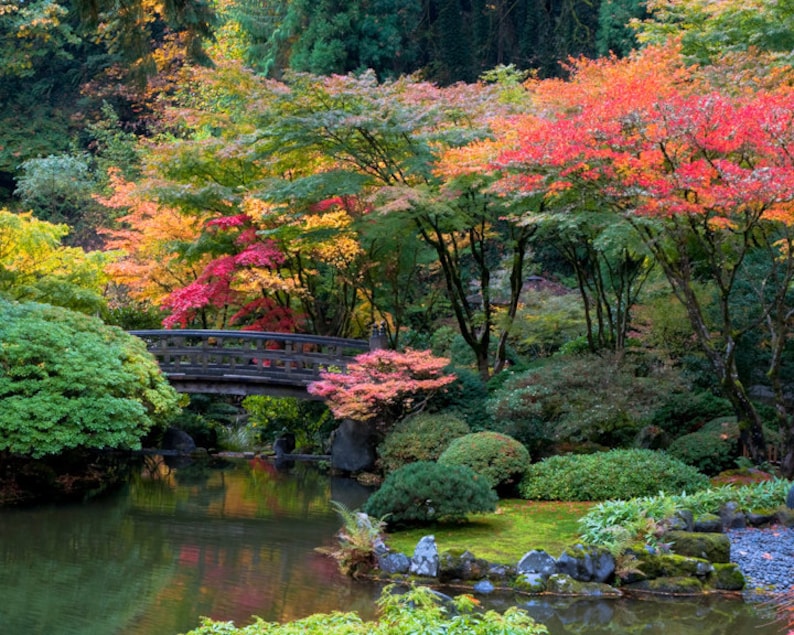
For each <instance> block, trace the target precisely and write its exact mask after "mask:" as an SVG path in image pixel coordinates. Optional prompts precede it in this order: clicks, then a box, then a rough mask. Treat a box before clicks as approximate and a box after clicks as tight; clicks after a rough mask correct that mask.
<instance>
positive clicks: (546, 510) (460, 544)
mask: <svg viewBox="0 0 794 635" xmlns="http://www.w3.org/2000/svg"><path fill="white" fill-rule="evenodd" d="M591 506H592V503H558V502H535V501H525V500H517V499H515V500H514V499H509V500H507V499H506V500H501V501H499V505H498V507H497V510H496V512H494V513H493V514H480V515H477V516H472V517H470V518H471V520H470V522H468V523H459V524H445V523H439V524H434V525H430V526H427V527H423V528H420V529H411V530H407V531H398V532H394V533H390V534H388V536H387V537H386V543H387V544H388V545H389V547H391V548H392V549H393V550H396V551H401V552H403V553H405V554H408V555H409V556H410V555H411V554H412V553H413V551H414V547H416V543H417V542H419V539H420V538H422V536H426V535H428V534H433V535H434V536H435V537H436V544H437V545H438V549H439V551H445V550H448V549H459V550H461V551H462V550H469V551H470V552H471V553H473V554H474V555H475V556H477V557H478V558H485V559H486V560H488V561H490V562H498V563H503V564H515V563H517V562H518V561H519V559H520V558H521V557H522V556H523V555H524V554H525V553H526V552H527V551H529V550H530V549H544V550H545V551H546V552H548V553H549V554H551V555H553V556H555V557H556V556H557V555H559V554H560V553H562V551H563V549H565V547H567V546H569V545H570V544H572V543H575V542H577V540H578V536H579V533H578V524H577V521H578V520H579V518H581V517H582V516H584V515H585V514H586V513H587V511H588V510H589V509H590V507H591Z"/></svg>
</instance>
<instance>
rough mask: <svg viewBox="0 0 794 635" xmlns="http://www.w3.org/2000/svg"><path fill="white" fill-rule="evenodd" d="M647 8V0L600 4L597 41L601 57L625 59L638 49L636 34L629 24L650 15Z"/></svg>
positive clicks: (605, 0)
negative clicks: (611, 54)
mask: <svg viewBox="0 0 794 635" xmlns="http://www.w3.org/2000/svg"><path fill="white" fill-rule="evenodd" d="M645 7H646V2H645V0H603V1H602V2H601V3H600V4H599V7H598V36H597V39H596V47H597V48H598V54H599V55H609V54H610V53H614V54H615V55H618V56H620V57H623V56H626V55H628V54H629V53H631V51H633V50H634V49H635V48H637V38H636V32H635V30H634V29H633V28H632V27H631V26H630V24H629V23H630V22H631V20H633V19H638V20H641V19H643V18H645V17H646V16H647V15H648V13H647V11H646V8H645Z"/></svg>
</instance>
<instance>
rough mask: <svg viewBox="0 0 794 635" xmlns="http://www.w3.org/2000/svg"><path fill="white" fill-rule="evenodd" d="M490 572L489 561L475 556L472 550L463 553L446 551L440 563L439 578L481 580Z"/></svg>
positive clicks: (445, 579) (447, 580)
mask: <svg viewBox="0 0 794 635" xmlns="http://www.w3.org/2000/svg"><path fill="white" fill-rule="evenodd" d="M487 574H488V563H487V562H486V561H485V560H482V559H480V558H475V557H474V555H473V554H472V553H471V552H470V551H464V552H463V553H460V552H457V551H450V550H448V551H445V552H444V553H442V554H441V556H440V558H439V563H438V579H439V581H440V582H449V581H451V580H481V579H482V578H484V577H485V576H486V575H487Z"/></svg>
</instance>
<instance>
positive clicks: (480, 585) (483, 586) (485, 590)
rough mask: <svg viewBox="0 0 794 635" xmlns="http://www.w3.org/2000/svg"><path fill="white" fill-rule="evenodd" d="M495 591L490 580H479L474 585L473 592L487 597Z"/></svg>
mask: <svg viewBox="0 0 794 635" xmlns="http://www.w3.org/2000/svg"><path fill="white" fill-rule="evenodd" d="M495 590H496V587H495V586H494V585H493V582H491V581H490V580H480V581H479V582H477V583H476V584H475V585H474V592H475V593H479V594H480V595H488V594H489V593H493V592H494V591H495Z"/></svg>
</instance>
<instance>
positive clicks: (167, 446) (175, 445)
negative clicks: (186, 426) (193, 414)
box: [161, 428, 196, 454]
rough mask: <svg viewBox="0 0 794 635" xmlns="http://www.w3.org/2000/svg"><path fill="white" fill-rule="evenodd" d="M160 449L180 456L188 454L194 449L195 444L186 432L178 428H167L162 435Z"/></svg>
mask: <svg viewBox="0 0 794 635" xmlns="http://www.w3.org/2000/svg"><path fill="white" fill-rule="evenodd" d="M161 445H162V449H163V450H167V451H169V452H179V453H180V454H190V453H191V452H194V451H195V449H196V442H195V441H194V440H193V437H191V436H190V435H189V434H188V433H187V432H185V431H184V430H180V429H179V428H168V429H167V430H166V431H165V433H164V434H163V441H162V444H161Z"/></svg>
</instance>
